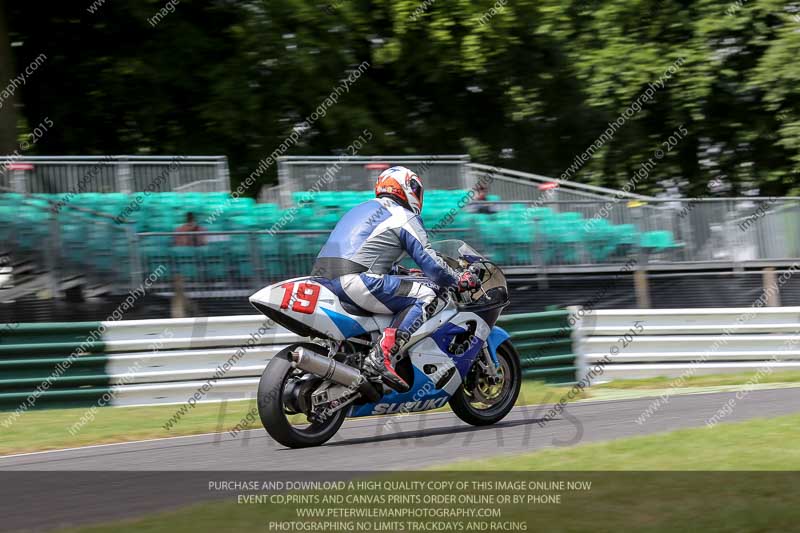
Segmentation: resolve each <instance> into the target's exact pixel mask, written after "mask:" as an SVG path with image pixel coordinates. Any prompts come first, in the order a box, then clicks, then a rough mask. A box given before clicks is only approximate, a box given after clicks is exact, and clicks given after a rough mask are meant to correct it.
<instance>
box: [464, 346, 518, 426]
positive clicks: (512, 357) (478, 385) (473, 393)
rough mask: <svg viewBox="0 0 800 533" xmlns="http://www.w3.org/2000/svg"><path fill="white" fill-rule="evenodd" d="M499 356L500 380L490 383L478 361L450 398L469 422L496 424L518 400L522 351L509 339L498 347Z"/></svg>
mask: <svg viewBox="0 0 800 533" xmlns="http://www.w3.org/2000/svg"><path fill="white" fill-rule="evenodd" d="M497 360H498V363H500V367H499V368H498V369H497V375H498V378H499V381H498V382H497V383H490V381H489V377H488V376H487V375H485V374H484V373H483V371H482V370H481V368H480V366H478V365H477V364H476V365H475V366H474V367H473V369H472V371H471V372H470V374H469V376H467V379H466V380H465V382H464V383H462V384H461V386H460V387H459V388H458V390H456V392H455V394H453V396H452V397H451V398H450V408H451V409H453V412H454V413H455V414H456V416H458V418H460V419H461V420H463V421H464V422H466V423H467V424H472V425H473V426H488V425H490V424H495V423H497V422H499V421H500V420H502V419H503V418H505V417H506V415H507V414H508V413H509V411H511V409H512V408H513V407H514V404H515V403H517V397H518V396H519V389H520V386H521V385H522V368H521V366H520V364H519V354H518V353H517V350H516V348H514V345H513V344H511V341H508V340H507V341H505V342H504V343H503V344H501V345H500V346H498V347H497Z"/></svg>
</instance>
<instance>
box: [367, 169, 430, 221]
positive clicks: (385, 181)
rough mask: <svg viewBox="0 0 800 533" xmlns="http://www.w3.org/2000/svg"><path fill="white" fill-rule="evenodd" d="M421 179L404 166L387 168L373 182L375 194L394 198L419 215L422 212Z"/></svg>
mask: <svg viewBox="0 0 800 533" xmlns="http://www.w3.org/2000/svg"><path fill="white" fill-rule="evenodd" d="M423 195H424V187H423V186H422V179H420V177H419V176H417V175H416V174H415V173H414V172H413V171H412V170H409V169H407V168H406V167H391V168H387V169H386V170H384V171H383V172H381V175H380V176H378V180H377V181H376V182H375V196H376V197H377V198H381V197H384V196H389V197H391V198H394V199H395V200H397V201H398V202H400V203H401V204H403V205H404V206H406V207H407V208H408V209H410V210H411V211H413V212H414V213H415V214H417V215H419V214H420V213H421V212H422V199H423Z"/></svg>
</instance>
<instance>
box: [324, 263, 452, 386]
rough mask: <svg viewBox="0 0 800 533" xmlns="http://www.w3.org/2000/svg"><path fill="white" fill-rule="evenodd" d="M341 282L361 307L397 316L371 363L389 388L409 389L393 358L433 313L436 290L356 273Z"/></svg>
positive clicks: (343, 287) (408, 282)
mask: <svg viewBox="0 0 800 533" xmlns="http://www.w3.org/2000/svg"><path fill="white" fill-rule="evenodd" d="M340 282H341V287H342V289H343V291H344V292H345V294H346V295H347V297H348V298H349V299H350V300H352V301H353V303H355V304H356V305H358V306H359V307H361V308H362V309H365V310H367V311H371V312H373V313H377V314H395V315H396V317H395V320H393V321H392V325H391V326H390V327H388V328H386V330H384V332H383V336H382V337H381V340H380V343H379V346H377V347H376V348H375V350H374V351H373V352H372V354H371V355H370V358H369V362H370V363H371V366H372V367H373V368H374V369H375V370H376V371H377V372H378V373H380V375H381V376H382V377H383V378H384V380H385V381H386V383H387V384H388V385H389V386H390V387H392V388H394V389H395V390H399V391H405V390H408V384H407V383H406V382H405V380H404V379H403V378H401V377H400V376H399V375H398V374H397V372H395V370H394V366H393V362H392V358H393V357H395V356H396V355H397V353H398V352H399V351H400V350H401V349H402V347H403V346H404V345H405V344H406V343H407V342H408V340H409V338H410V337H411V335H412V334H413V333H414V331H416V330H417V329H418V328H419V327H420V326H421V325H422V324H423V323H424V322H425V320H427V318H428V317H429V316H430V313H431V310H430V307H433V304H434V301H435V300H436V293H435V292H434V291H433V289H432V288H430V287H429V286H428V285H426V284H425V283H420V282H417V281H410V280H408V279H405V278H400V277H397V276H390V275H383V276H381V275H374V274H356V275H350V276H343V277H342V278H340Z"/></svg>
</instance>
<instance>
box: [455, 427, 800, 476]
mask: <svg viewBox="0 0 800 533" xmlns="http://www.w3.org/2000/svg"><path fill="white" fill-rule="evenodd" d="M798 439H800V415H789V416H782V417H777V418H765V419H756V420H750V421H746V422H737V423H725V424H718V425H716V426H714V427H713V428H707V427H702V428H692V429H681V430H678V431H673V432H671V433H662V434H656V435H648V436H644V437H631V438H626V439H619V440H613V441H609V442H599V443H592V444H583V445H580V446H575V447H572V448H558V449H550V450H542V451H539V452H535V453H531V454H527V455H521V456H520V455H517V456H510V457H503V456H500V457H493V458H489V459H485V460H483V461H474V460H473V461H470V462H468V463H456V464H454V465H447V466H445V467H444V469H446V470H454V469H455V470H481V471H484V470H524V471H531V470H538V471H548V470H573V471H592V470H594V471H608V470H632V471H642V470H670V471H673V470H702V471H708V470H774V471H784V470H800V446H797V445H796V443H797V442H798Z"/></svg>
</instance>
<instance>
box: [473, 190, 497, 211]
mask: <svg viewBox="0 0 800 533" xmlns="http://www.w3.org/2000/svg"><path fill="white" fill-rule="evenodd" d="M476 192H477V194H476V195H475V200H474V201H475V202H485V201H486V198H487V196H488V194H489V189H488V188H487V187H486V185H483V184H481V185H478V188H477V189H476ZM475 212H476V213H483V214H484V215H491V214H492V213H494V209H493V208H492V205H491V204H481V205H478V206H477V207H476V208H475Z"/></svg>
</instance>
